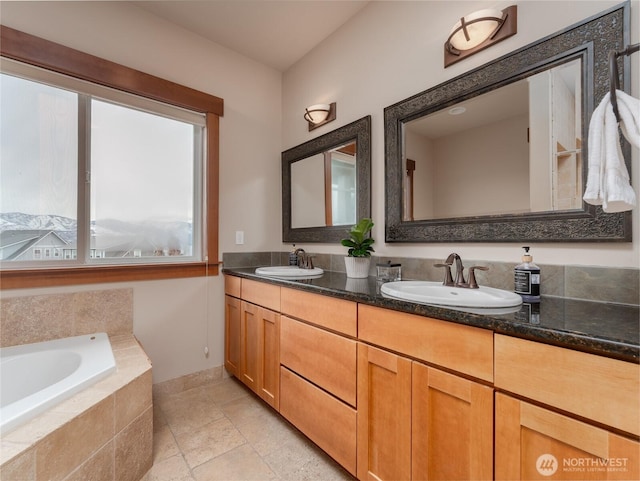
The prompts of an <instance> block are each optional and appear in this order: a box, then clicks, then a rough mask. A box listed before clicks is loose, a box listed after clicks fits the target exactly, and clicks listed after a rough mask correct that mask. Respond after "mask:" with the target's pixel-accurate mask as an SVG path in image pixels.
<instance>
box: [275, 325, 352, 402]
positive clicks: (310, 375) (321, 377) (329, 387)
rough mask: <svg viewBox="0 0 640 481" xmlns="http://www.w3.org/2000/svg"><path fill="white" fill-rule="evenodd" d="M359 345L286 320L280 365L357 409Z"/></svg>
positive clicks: (281, 332)
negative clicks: (357, 353) (357, 357)
mask: <svg viewBox="0 0 640 481" xmlns="http://www.w3.org/2000/svg"><path fill="white" fill-rule="evenodd" d="M356 344H357V343H356V341H354V340H353V339H348V338H346V337H344V336H339V335H337V334H334V333H332V332H328V331H325V330H324V329H319V328H317V327H314V326H311V325H309V324H306V323H303V322H299V321H296V320H294V319H291V318H290V317H287V316H284V315H283V316H282V320H281V326H280V362H281V364H282V365H283V366H286V367H287V368H289V369H290V370H291V371H293V372H296V373H298V374H299V375H300V376H302V377H304V378H305V379H307V380H309V381H310V382H312V383H314V384H316V385H318V386H320V387H321V388H322V389H324V390H326V391H328V392H330V393H331V394H332V395H334V396H336V397H337V398H339V399H341V400H342V401H344V402H346V403H347V404H349V405H351V406H353V407H355V406H356V390H357V387H356Z"/></svg>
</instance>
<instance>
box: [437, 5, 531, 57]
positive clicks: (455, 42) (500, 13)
mask: <svg viewBox="0 0 640 481" xmlns="http://www.w3.org/2000/svg"><path fill="white" fill-rule="evenodd" d="M517 31H518V7H517V5H512V6H510V7H507V8H505V9H504V10H497V9H486V10H478V11H477V12H473V13H470V14H469V15H466V16H464V17H462V18H461V19H460V20H459V21H458V22H457V23H456V24H455V25H454V26H453V28H452V29H451V34H450V35H449V38H448V39H447V41H446V42H445V44H444V66H445V68H446V67H448V66H449V65H452V64H454V63H456V62H459V61H460V60H462V59H463V58H466V57H468V56H470V55H473V54H474V53H476V52H479V51H480V50H483V49H485V48H487V47H490V46H491V45H493V44H495V43H498V42H500V41H501V40H504V39H505V38H509V37H511V36H512V35H515V34H516V33H517Z"/></svg>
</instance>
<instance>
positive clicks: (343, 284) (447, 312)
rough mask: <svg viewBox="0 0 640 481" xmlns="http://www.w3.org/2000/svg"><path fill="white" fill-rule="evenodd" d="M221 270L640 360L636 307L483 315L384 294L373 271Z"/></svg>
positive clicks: (581, 304) (556, 303)
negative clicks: (278, 274) (316, 274)
mask: <svg viewBox="0 0 640 481" xmlns="http://www.w3.org/2000/svg"><path fill="white" fill-rule="evenodd" d="M223 273H225V274H228V275H234V276H239V277H244V278H247V279H253V280H259V281H262V282H267V283H270V284H275V285H279V286H282V287H290V288H293V289H300V290H304V291H307V292H315V293H317V294H324V295H327V296H331V297H336V298H340V299H346V300H350V301H355V302H360V303H363V304H369V305H373V306H378V307H384V308H388V309H393V310H397V311H402V312H409V313H413V314H419V315H423V316H428V317H433V318H436V319H442V320H446V321H452V322H457V323H460V324H466V325H469V326H475V327H481V328H485V329H491V330H492V331H494V332H496V333H501V334H507V335H511V336H516V337H520V338H524V339H530V340H533V341H539V342H544V343H547V344H554V345H558V346H562V347H567V348H570V349H575V350H579V351H585V352H590V353H594V354H598V355H602V356H607V357H611V358H615V359H621V360H624V361H630V362H635V363H639V362H640V306H630V305H624V304H609V303H602V302H589V301H583V300H575V299H565V298H559V297H543V298H542V300H541V301H540V304H539V305H537V306H536V305H527V304H523V306H522V308H521V309H520V310H519V311H517V312H511V313H507V314H484V313H474V312H468V311H460V310H453V309H448V308H444V307H437V306H431V305H425V304H416V303H413V302H406V301H402V300H396V299H389V298H386V297H383V296H382V294H380V284H379V283H378V282H377V280H376V278H375V277H372V276H370V277H368V278H366V279H350V278H347V276H346V275H345V274H344V273H341V272H330V271H325V273H324V275H323V276H322V277H320V278H317V279H304V280H287V279H276V278H273V277H266V276H261V275H257V274H255V268H253V267H243V268H225V269H223ZM532 310H533V312H532ZM538 310H539V312H536V311H538Z"/></svg>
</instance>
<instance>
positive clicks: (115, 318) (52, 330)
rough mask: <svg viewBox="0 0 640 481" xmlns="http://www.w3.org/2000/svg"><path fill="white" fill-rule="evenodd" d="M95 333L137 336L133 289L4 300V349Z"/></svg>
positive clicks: (0, 339)
mask: <svg viewBox="0 0 640 481" xmlns="http://www.w3.org/2000/svg"><path fill="white" fill-rule="evenodd" d="M94 332H106V333H107V334H109V335H110V336H114V335H119V334H131V333H132V332H133V289H107V290H95V291H83V292H74V293H68V294H44V295H36V296H17V297H2V298H1V299H0V347H8V346H14V345H18V344H29V343H32V342H41V341H49V340H52V339H59V338H63V337H70V336H80V335H82V334H91V333H94Z"/></svg>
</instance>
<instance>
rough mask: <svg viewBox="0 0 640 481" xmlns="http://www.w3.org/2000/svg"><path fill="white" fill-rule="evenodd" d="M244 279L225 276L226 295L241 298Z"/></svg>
mask: <svg viewBox="0 0 640 481" xmlns="http://www.w3.org/2000/svg"><path fill="white" fill-rule="evenodd" d="M241 281H242V279H240V278H239V277H235V276H224V293H225V294H227V295H229V296H233V297H240V284H241Z"/></svg>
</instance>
